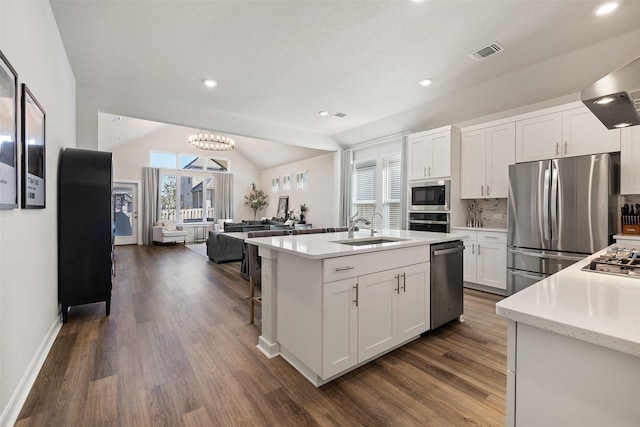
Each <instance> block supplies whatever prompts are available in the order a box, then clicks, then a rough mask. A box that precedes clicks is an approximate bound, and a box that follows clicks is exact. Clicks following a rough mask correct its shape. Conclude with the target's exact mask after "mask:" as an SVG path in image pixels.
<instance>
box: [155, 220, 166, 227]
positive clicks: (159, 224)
mask: <svg viewBox="0 0 640 427" xmlns="http://www.w3.org/2000/svg"><path fill="white" fill-rule="evenodd" d="M154 225H157V226H160V227H164V221H156V223H155V224H154Z"/></svg>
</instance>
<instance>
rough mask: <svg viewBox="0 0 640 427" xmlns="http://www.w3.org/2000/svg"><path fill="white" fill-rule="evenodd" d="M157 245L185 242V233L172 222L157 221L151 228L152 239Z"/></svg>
mask: <svg viewBox="0 0 640 427" xmlns="http://www.w3.org/2000/svg"><path fill="white" fill-rule="evenodd" d="M152 240H153V241H154V242H157V243H176V242H183V243H186V242H187V231H186V230H184V229H183V228H182V226H180V225H176V223H175V222H173V221H157V222H156V223H155V225H154V226H153V239H152Z"/></svg>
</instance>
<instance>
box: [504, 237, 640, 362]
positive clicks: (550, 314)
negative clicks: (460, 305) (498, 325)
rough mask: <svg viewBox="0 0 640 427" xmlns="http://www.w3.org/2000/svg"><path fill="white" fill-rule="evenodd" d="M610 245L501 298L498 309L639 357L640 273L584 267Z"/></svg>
mask: <svg viewBox="0 0 640 427" xmlns="http://www.w3.org/2000/svg"><path fill="white" fill-rule="evenodd" d="M613 246H616V245H613ZM606 249H608V248H606ZM606 249H604V250H602V251H600V252H598V253H596V254H594V255H592V256H589V257H587V258H585V259H584V260H582V261H578V262H577V263H575V264H573V265H572V266H570V267H568V268H566V269H564V270H562V271H560V272H559V273H556V274H554V275H552V276H550V277H548V278H546V279H544V280H542V281H540V282H538V283H536V284H534V285H532V286H529V287H528V288H525V289H523V290H522V291H520V292H518V293H516V294H514V295H512V296H510V297H508V298H506V299H504V300H502V301H500V302H498V303H497V304H496V313H497V314H498V315H500V316H502V317H505V318H507V319H509V320H513V321H516V322H521V323H525V324H528V325H531V326H534V327H537V328H540V329H544V330H547V331H551V332H555V333H558V334H561V335H565V336H569V337H572V338H576V339H579V340H582V341H586V342H589V343H592V344H596V345H600V346H603V347H607V348H610V349H614V350H618V351H621V352H624V353H627V354H631V355H634V356H640V328H639V327H638V325H640V310H639V309H638V307H640V278H631V277H624V276H614V275H608V274H602V273H594V272H589V271H582V270H581V269H582V267H584V266H586V265H588V264H589V262H590V260H591V259H593V258H595V257H597V256H598V255H599V254H601V253H603V252H605V251H606Z"/></svg>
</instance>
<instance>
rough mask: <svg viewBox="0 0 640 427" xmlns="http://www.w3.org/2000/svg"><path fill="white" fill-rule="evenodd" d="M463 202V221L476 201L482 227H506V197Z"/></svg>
mask: <svg viewBox="0 0 640 427" xmlns="http://www.w3.org/2000/svg"><path fill="white" fill-rule="evenodd" d="M463 202H466V203H464V208H465V221H466V215H467V208H468V207H469V205H471V203H473V202H476V203H477V205H478V208H480V209H481V210H482V212H481V213H480V217H481V219H482V226H483V227H493V228H507V199H478V200H464V201H463ZM634 203H635V202H634Z"/></svg>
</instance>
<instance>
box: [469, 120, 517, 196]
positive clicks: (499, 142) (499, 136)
mask: <svg viewBox="0 0 640 427" xmlns="http://www.w3.org/2000/svg"><path fill="white" fill-rule="evenodd" d="M513 163H515V123H513V122H512V123H505V124H501V125H497V126H490V127H487V128H484V129H476V130H472V131H468V132H464V131H463V132H462V136H461V171H460V173H461V184H460V198H462V199H484V198H506V197H507V194H508V182H509V165H510V164H513Z"/></svg>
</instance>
